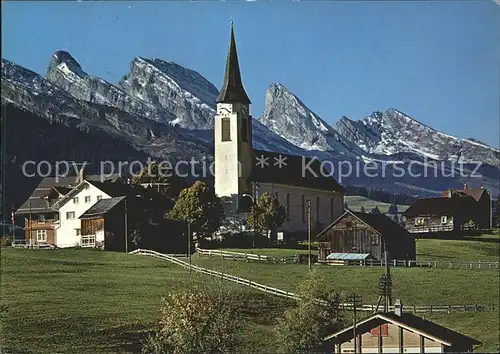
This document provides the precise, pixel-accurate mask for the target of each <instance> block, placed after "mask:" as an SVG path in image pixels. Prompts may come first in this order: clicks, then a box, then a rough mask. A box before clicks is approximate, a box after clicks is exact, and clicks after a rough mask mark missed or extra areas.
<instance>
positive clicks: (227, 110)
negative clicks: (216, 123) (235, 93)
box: [217, 105, 232, 116]
mask: <svg viewBox="0 0 500 354" xmlns="http://www.w3.org/2000/svg"><path fill="white" fill-rule="evenodd" d="M231 111H232V110H231V105H220V106H219V107H218V109H217V114H218V115H220V116H228V115H230V114H231Z"/></svg>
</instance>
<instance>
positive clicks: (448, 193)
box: [446, 189, 451, 198]
mask: <svg viewBox="0 0 500 354" xmlns="http://www.w3.org/2000/svg"><path fill="white" fill-rule="evenodd" d="M446 197H447V198H451V189H447V190H446Z"/></svg>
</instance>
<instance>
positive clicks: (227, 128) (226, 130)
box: [221, 118, 231, 141]
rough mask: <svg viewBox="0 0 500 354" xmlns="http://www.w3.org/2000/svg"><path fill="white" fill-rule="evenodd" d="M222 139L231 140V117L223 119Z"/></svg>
mask: <svg viewBox="0 0 500 354" xmlns="http://www.w3.org/2000/svg"><path fill="white" fill-rule="evenodd" d="M221 128H222V141H231V121H230V120H229V118H222V119H221Z"/></svg>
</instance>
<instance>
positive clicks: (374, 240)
mask: <svg viewBox="0 0 500 354" xmlns="http://www.w3.org/2000/svg"><path fill="white" fill-rule="evenodd" d="M379 242H380V237H379V236H378V235H377V234H371V235H370V244H371V245H372V246H378V244H379Z"/></svg>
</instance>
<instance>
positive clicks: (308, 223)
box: [307, 199, 312, 270]
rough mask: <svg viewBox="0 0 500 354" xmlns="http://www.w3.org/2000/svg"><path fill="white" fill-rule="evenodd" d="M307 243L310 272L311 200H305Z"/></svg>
mask: <svg viewBox="0 0 500 354" xmlns="http://www.w3.org/2000/svg"><path fill="white" fill-rule="evenodd" d="M307 243H308V248H309V257H308V264H309V270H311V268H312V266H311V199H307Z"/></svg>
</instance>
